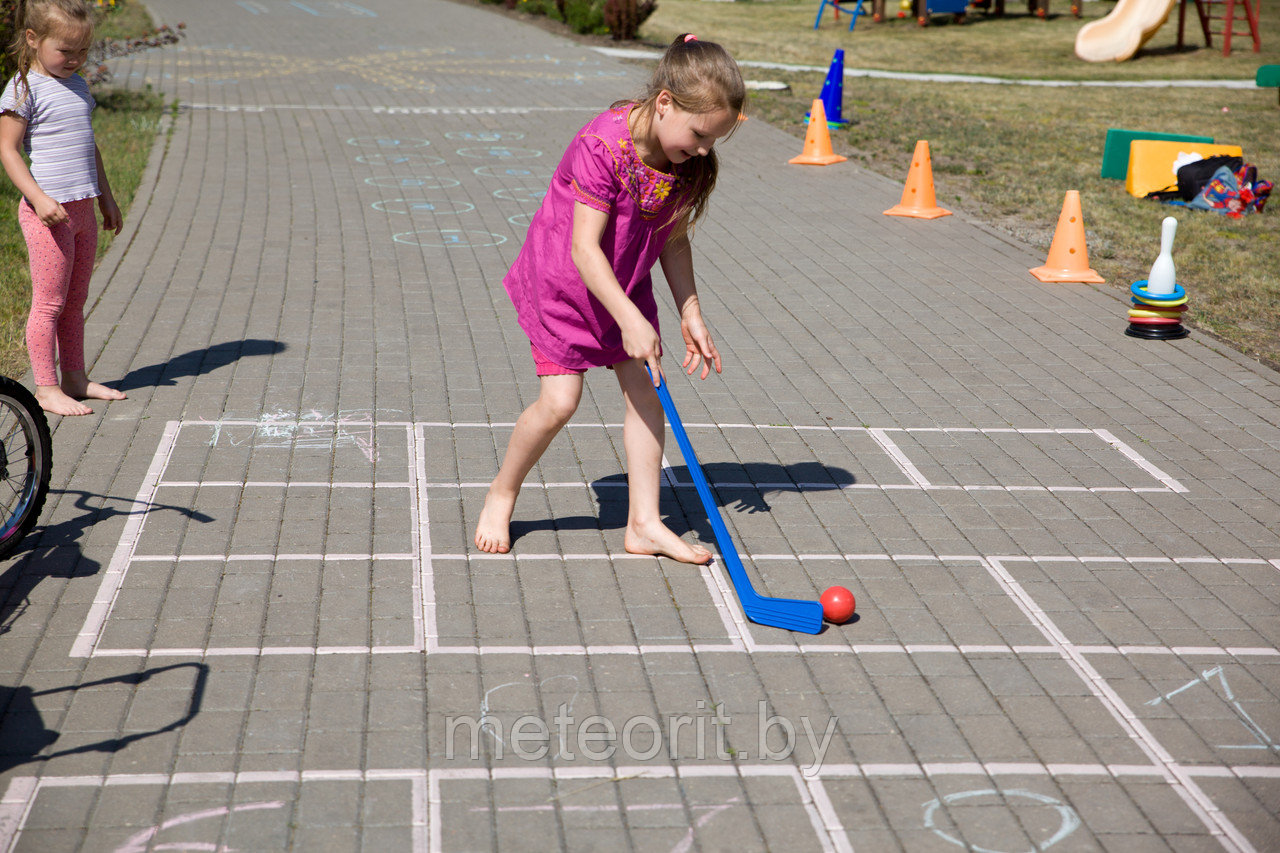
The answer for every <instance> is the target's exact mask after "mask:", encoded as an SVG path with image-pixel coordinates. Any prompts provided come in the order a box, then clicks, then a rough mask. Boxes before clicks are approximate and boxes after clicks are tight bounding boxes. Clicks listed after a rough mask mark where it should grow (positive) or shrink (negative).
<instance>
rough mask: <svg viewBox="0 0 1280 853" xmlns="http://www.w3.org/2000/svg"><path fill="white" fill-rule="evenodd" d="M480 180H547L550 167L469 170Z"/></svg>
mask: <svg viewBox="0 0 1280 853" xmlns="http://www.w3.org/2000/svg"><path fill="white" fill-rule="evenodd" d="M471 171H472V172H474V173H475V174H477V175H479V176H480V177H482V178H549V177H551V176H552V175H553V174H555V170H554V169H552V168H551V167H550V166H477V167H476V168H474V169H472V170H471Z"/></svg>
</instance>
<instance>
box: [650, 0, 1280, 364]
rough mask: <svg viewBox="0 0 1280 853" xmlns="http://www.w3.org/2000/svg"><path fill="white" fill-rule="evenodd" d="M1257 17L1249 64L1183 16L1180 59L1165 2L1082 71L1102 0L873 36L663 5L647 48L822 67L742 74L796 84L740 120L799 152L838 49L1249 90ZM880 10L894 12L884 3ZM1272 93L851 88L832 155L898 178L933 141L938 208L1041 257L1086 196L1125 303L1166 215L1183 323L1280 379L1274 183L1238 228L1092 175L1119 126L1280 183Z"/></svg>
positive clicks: (759, 12)
mask: <svg viewBox="0 0 1280 853" xmlns="http://www.w3.org/2000/svg"><path fill="white" fill-rule="evenodd" d="M1260 6H1261V13H1260V18H1261V36H1262V52H1260V53H1253V52H1252V50H1251V44H1250V42H1249V39H1248V38H1247V35H1246V37H1243V38H1242V37H1241V36H1239V35H1238V34H1237V35H1236V36H1235V38H1234V39H1233V45H1232V47H1233V49H1232V54H1231V56H1230V57H1223V55H1222V50H1221V38H1220V37H1219V36H1215V37H1214V45H1215V47H1214V48H1213V49H1206V48H1204V46H1203V45H1204V40H1203V36H1202V35H1201V33H1200V28H1199V23H1198V19H1197V18H1196V16H1195V6H1194V4H1192V5H1191V7H1190V9H1189V11H1188V20H1187V29H1186V49H1184V50H1183V51H1177V50H1175V44H1176V41H1177V8H1176V7H1175V8H1174V12H1173V14H1172V15H1171V16H1170V18H1169V21H1168V22H1167V23H1166V24H1165V26H1164V27H1163V28H1162V29H1161V30H1160V31H1159V32H1157V33H1156V35H1155V36H1154V37H1153V38H1152V39H1151V40H1150V41H1149V42H1148V43H1147V44H1146V46H1145V47H1144V49H1143V51H1142V52H1140V53H1139V54H1138V56H1137V57H1136V58H1135V59H1133V60H1131V61H1128V62H1119V63H1117V62H1111V63H1086V62H1083V61H1081V60H1079V59H1077V58H1076V57H1075V55H1074V53H1073V47H1074V43H1075V34H1076V32H1077V31H1078V30H1079V29H1080V27H1081V26H1082V24H1083V23H1084V22H1086V21H1088V20H1092V19H1096V18H1099V17H1102V16H1103V15H1106V14H1107V13H1109V12H1110V11H1111V10H1112V9H1113V8H1114V4H1113V3H1111V2H1087V3H1085V4H1084V5H1083V12H1082V14H1083V20H1081V19H1076V18H1073V17H1072V16H1071V15H1070V14H1069V12H1068V9H1069V5H1068V3H1067V0H1054V4H1053V7H1052V9H1051V15H1050V17H1049V18H1048V19H1047V20H1041V19H1038V18H1034V17H1030V16H1028V15H1026V13H1025V11H1024V10H1025V8H1026V7H1025V4H1019V3H1015V2H1014V1H1013V0H1010V2H1009V3H1008V4H1007V9H1008V10H1009V14H1008V15H1007V16H1006V17H1005V18H1003V19H999V18H988V17H986V16H984V15H983V14H982V13H980V12H978V13H971V14H970V15H969V16H968V18H967V22H966V23H963V24H956V23H953V22H951V20H950V18H949V16H938V17H935V18H934V19H933V23H932V25H931V26H929V27H926V28H921V27H918V26H917V25H916V24H915V23H914V22H912V21H911V20H910V19H906V20H898V19H896V18H894V19H891V20H888V21H886V22H883V23H880V24H876V23H873V22H872V20H871V18H870V17H869V16H868V17H865V18H860V19H859V21H858V24H857V27H856V28H855V29H854V31H853V32H852V33H850V32H848V29H847V26H848V23H847V22H848V18H847V17H844V16H842V19H841V24H840V25H837V24H836V23H835V22H834V20H833V19H832V16H831V12H830V9H828V10H827V12H826V14H825V15H824V16H823V23H822V28H821V29H820V30H816V31H815V30H814V29H813V21H814V17H815V15H816V13H817V8H818V3H817V0H803V2H799V0H776V2H750V0H748V2H737V3H733V4H728V3H715V2H706V0H660V2H659V4H658V9H657V11H656V12H655V13H654V15H653V16H652V17H651V18H649V20H648V21H647V22H646V23H645V25H644V26H643V27H642V29H641V38H642V40H643V41H644V42H646V43H647V44H649V45H651V46H654V47H661V46H662V45H665V44H666V43H667V42H669V41H670V39H671V38H672V37H674V36H675V35H677V34H678V33H681V32H685V31H692V32H695V33H697V34H698V35H699V36H700V37H702V38H705V39H709V40H715V41H719V42H721V43H723V44H725V46H726V47H728V48H729V49H730V50H731V51H732V52H733V54H734V56H735V57H736V58H738V59H739V60H755V61H773V62H784V63H794V64H804V65H812V66H817V67H819V68H822V69H823V71H821V72H815V73H781V72H777V71H770V70H764V69H759V68H750V67H748V68H745V69H744V73H745V76H747V77H748V78H751V79H757V80H781V81H783V82H786V83H788V84H789V85H790V91H785V92H758V93H753V95H752V99H751V104H750V107H749V111H750V112H751V113H752V114H753V115H755V116H757V117H760V118H764V119H765V120H767V121H769V122H770V123H772V124H774V125H776V126H778V127H781V128H783V129H785V130H787V131H789V132H791V133H792V134H794V135H795V136H796V137H797V139H798V140H799V139H803V137H804V132H805V127H804V124H803V116H804V113H805V111H806V110H807V109H808V108H809V105H810V103H811V102H812V100H813V99H814V98H816V97H818V96H819V95H820V93H821V89H822V82H823V78H824V77H825V69H826V67H827V65H828V64H829V63H830V62H831V57H832V53H833V52H834V50H835V49H836V48H843V49H844V51H845V67H846V68H875V69H882V70H892V71H928V72H950V73H967V74H982V75H994V76H1004V77H1014V78H1018V77H1027V78H1039V79H1055V80H1164V79H1237V80H1245V79H1247V80H1250V81H1251V80H1252V79H1253V75H1254V72H1255V70H1256V69H1257V67H1258V65H1260V64H1270V63H1280V0H1261V3H1260ZM888 8H889V11H890V14H895V13H896V8H897V6H896V4H894V3H893V0H890V2H889V4H888ZM1276 94H1277V93H1276V91H1275V90H1272V89H1257V88H1254V87H1250V88H1247V89H1208V88H1158V89H1133V88H1101V87H1088V88H1082V87H1078V86H1077V87H1068V88H1045V87H1034V88H1033V87H1026V86H1010V85H979V84H963V83H933V82H916V81H898V80H884V79H868V78H856V79H849V78H846V79H845V82H844V109H843V113H844V117H845V118H846V119H851V120H852V122H853V123H852V124H851V125H850V126H849V127H848V128H846V129H844V130H841V131H833V133H832V141H833V144H834V145H835V148H836V151H837V152H838V153H841V154H845V155H847V156H849V157H850V158H851V159H853V160H855V161H857V162H859V163H861V164H863V165H864V166H865V167H867V168H868V169H870V170H872V171H875V172H877V173H879V174H882V175H885V176H888V177H890V178H893V179H895V180H898V181H902V180H905V178H906V174H907V168H908V166H909V164H910V159H911V152H912V149H913V148H914V146H915V142H916V140H918V139H927V140H928V141H929V145H930V151H931V154H932V158H933V172H934V183H935V187H936V190H937V194H938V198H939V202H940V203H941V204H942V205H943V206H945V207H949V208H952V209H954V210H957V211H963V212H964V213H966V214H968V215H970V216H973V217H975V218H978V219H981V220H983V221H986V222H989V223H991V224H992V225H994V226H995V227H997V228H1000V229H1003V230H1004V231H1006V232H1008V233H1010V234H1012V235H1014V236H1016V237H1018V238H1020V239H1022V240H1024V241H1026V242H1027V243H1029V244H1031V245H1032V246H1034V247H1036V248H1037V249H1038V250H1042V251H1044V252H1046V253H1047V251H1048V247H1049V242H1050V241H1051V240H1052V238H1053V232H1054V228H1055V226H1056V224H1057V219H1058V214H1059V212H1060V211H1061V209H1062V199H1063V195H1064V193H1065V192H1066V191H1067V190H1070V189H1075V190H1079V191H1080V195H1081V200H1082V205H1083V212H1084V220H1085V225H1086V229H1087V231H1086V234H1087V239H1088V250H1089V261H1090V266H1092V267H1093V268H1094V269H1096V270H1097V271H1098V272H1099V273H1100V274H1101V275H1102V276H1103V277H1104V278H1106V279H1107V282H1108V283H1107V284H1106V285H1100V287H1104V288H1113V289H1114V290H1115V291H1116V292H1117V293H1119V292H1120V291H1121V290H1125V291H1127V289H1128V286H1129V285H1130V284H1131V283H1132V282H1133V281H1135V280H1137V279H1142V278H1146V275H1147V271H1148V270H1149V269H1150V267H1151V263H1152V262H1153V261H1154V260H1155V257H1156V255H1157V253H1158V252H1159V244H1160V221H1161V220H1162V219H1163V218H1164V217H1165V216H1169V215H1173V216H1175V217H1177V218H1178V220H1179V226H1178V235H1177V240H1176V242H1175V246H1174V260H1175V262H1176V264H1177V268H1178V280H1179V282H1180V283H1181V284H1183V285H1184V286H1185V287H1186V288H1187V291H1188V295H1189V297H1190V310H1189V311H1188V314H1189V315H1190V316H1189V320H1188V322H1189V324H1192V325H1194V326H1195V327H1196V328H1198V329H1200V330H1202V331H1205V332H1209V333H1211V334H1213V335H1215V336H1217V337H1218V338H1220V339H1222V340H1224V341H1226V342H1228V343H1230V344H1231V345H1232V346H1234V347H1235V348H1237V349H1239V350H1241V351H1243V352H1245V353H1248V354H1250V355H1252V356H1254V357H1256V358H1259V359H1261V360H1263V361H1264V362H1265V363H1268V364H1269V365H1270V366H1272V367H1276V368H1280V188H1278V189H1277V191H1276V193H1275V195H1274V196H1273V200H1272V202H1271V205H1270V206H1269V207H1268V208H1267V210H1266V211H1265V212H1263V213H1262V214H1250V215H1248V216H1246V217H1244V218H1242V219H1238V220H1233V219H1229V218H1227V217H1225V216H1221V215H1219V214H1216V213H1204V212H1198V211H1191V210H1186V209H1182V208H1177V207H1170V206H1166V205H1161V204H1157V203H1154V202H1148V201H1143V200H1140V199H1135V198H1133V197H1131V196H1129V195H1128V194H1127V193H1126V192H1125V190H1124V183H1123V181H1114V180H1105V179H1103V178H1101V177H1099V170H1100V167H1101V163H1102V148H1103V140H1104V137H1105V134H1106V131H1107V128H1110V127H1121V128H1132V129H1140V130H1151V131H1157V130H1158V131H1166V132H1171V133H1187V134H1197V135H1203V136H1211V137H1213V138H1214V139H1215V140H1216V141H1218V142H1223V143H1232V144H1237V145H1240V146H1241V147H1242V148H1243V149H1244V153H1245V159H1246V160H1247V161H1249V162H1251V163H1254V164H1255V165H1257V167H1258V173H1259V176H1260V177H1262V178H1266V179H1268V180H1271V181H1273V182H1275V183H1276V184H1278V185H1280V144H1277V142H1276V134H1277V131H1280V108H1278V107H1277V97H1276ZM729 145H730V146H732V142H730V143H729ZM799 151H800V145H799V142H797V148H796V153H799ZM725 153H726V156H732V154H731V153H730V152H729V151H728V150H726V152H725ZM797 168H798V167H797ZM825 168H831V169H838V168H840V166H838V165H836V166H828V167H825ZM1031 281H1032V279H1031V277H1030V276H1029V275H1028V282H1031ZM1070 286H1073V287H1074V286H1080V285H1070ZM1117 310H1118V311H1119V306H1117ZM1119 316H1123V314H1122V313H1121V314H1119Z"/></svg>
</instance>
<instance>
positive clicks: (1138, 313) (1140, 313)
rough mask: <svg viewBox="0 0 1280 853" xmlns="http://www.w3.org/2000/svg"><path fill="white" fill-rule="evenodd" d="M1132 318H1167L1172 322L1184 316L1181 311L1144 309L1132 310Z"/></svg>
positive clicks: (1130, 314) (1130, 313) (1130, 312)
mask: <svg viewBox="0 0 1280 853" xmlns="http://www.w3.org/2000/svg"><path fill="white" fill-rule="evenodd" d="M1129 316H1130V317H1167V318H1169V319H1170V320H1174V319H1177V318H1178V317H1181V316H1182V312H1181V311H1148V310H1146V309H1143V308H1130V309H1129Z"/></svg>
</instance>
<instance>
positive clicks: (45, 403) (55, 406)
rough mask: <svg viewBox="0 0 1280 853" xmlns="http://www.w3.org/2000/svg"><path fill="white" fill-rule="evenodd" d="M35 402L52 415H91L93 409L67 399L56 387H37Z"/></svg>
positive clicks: (64, 393)
mask: <svg viewBox="0 0 1280 853" xmlns="http://www.w3.org/2000/svg"><path fill="white" fill-rule="evenodd" d="M36 402H37V403H39V404H40V408H42V409H44V410H45V411H46V412H49V413H50V414H53V415H92V414H93V409H91V408H89V407H88V406H86V405H85V404H84V403H80V402H77V401H76V400H73V399H72V398H71V397H68V396H67V394H66V392H64V391H63V390H62V389H61V388H59V387H58V386H57V385H37V386H36Z"/></svg>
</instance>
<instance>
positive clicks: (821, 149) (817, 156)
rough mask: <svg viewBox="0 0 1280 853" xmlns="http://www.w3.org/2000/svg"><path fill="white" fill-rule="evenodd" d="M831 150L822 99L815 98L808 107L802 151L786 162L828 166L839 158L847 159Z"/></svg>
mask: <svg viewBox="0 0 1280 853" xmlns="http://www.w3.org/2000/svg"><path fill="white" fill-rule="evenodd" d="M848 159H849V158H848V157H841V156H840V155H839V154H837V153H835V151H833V150H831V131H830V130H828V129H827V111H826V109H824V108H823V106H822V99H821V98H815V99H814V102H813V106H812V107H811V108H810V109H809V130H808V131H806V132H805V135H804V152H803V153H802V154H801V155H800V156H799V157H792V158H791V159H790V160H788V161H787V162H788V163H799V164H800V165H802V166H830V165H831V164H832V163H839V162H840V161H841V160H848Z"/></svg>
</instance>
